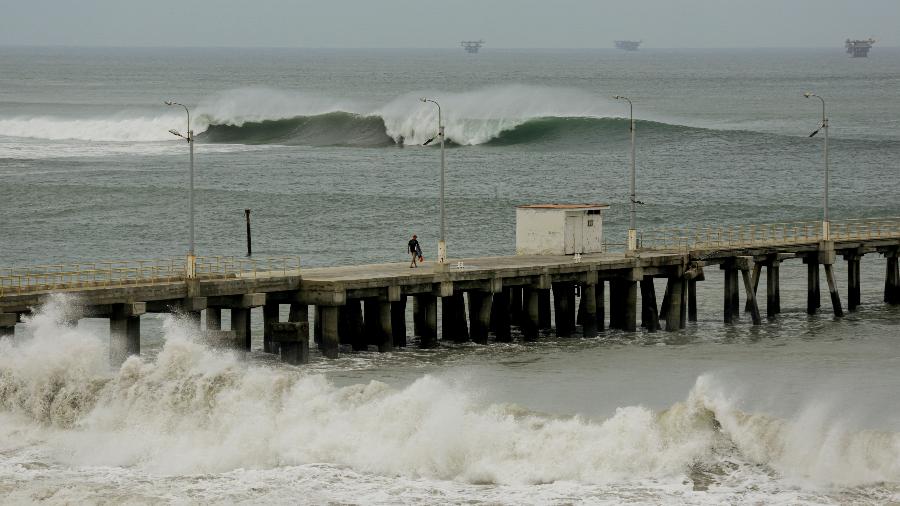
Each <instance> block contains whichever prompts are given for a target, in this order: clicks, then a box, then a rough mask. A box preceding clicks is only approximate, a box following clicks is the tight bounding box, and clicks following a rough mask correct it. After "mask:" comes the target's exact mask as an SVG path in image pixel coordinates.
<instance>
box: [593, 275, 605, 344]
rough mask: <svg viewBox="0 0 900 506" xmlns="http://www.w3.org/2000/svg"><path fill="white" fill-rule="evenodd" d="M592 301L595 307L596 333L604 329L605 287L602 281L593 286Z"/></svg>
mask: <svg viewBox="0 0 900 506" xmlns="http://www.w3.org/2000/svg"><path fill="white" fill-rule="evenodd" d="M594 295H595V297H594V301H595V305H596V306H597V331H598V332H600V331H603V330H605V329H606V300H605V299H606V285H605V283H604V281H603V280H602V279H600V280H597V284H596V285H595V286H594Z"/></svg>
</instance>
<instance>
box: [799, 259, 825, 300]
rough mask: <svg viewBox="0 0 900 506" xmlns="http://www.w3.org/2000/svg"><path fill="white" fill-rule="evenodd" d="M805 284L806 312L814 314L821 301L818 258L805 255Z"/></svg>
mask: <svg viewBox="0 0 900 506" xmlns="http://www.w3.org/2000/svg"><path fill="white" fill-rule="evenodd" d="M803 262H805V263H806V273H807V285H806V313H807V314H816V310H818V309H819V306H821V305H822V303H821V295H820V294H819V260H818V258H816V257H806V258H804V259H803Z"/></svg>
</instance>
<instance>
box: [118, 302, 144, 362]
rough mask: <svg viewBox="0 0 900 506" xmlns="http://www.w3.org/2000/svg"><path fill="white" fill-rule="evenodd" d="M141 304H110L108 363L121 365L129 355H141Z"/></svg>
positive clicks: (142, 304)
mask: <svg viewBox="0 0 900 506" xmlns="http://www.w3.org/2000/svg"><path fill="white" fill-rule="evenodd" d="M145 312H146V305H145V304H144V303H143V302H137V303H125V304H111V306H110V315H109V362H110V364H112V365H114V366H118V365H121V364H122V362H124V361H125V359H127V358H128V357H129V356H131V355H140V354H141V315H142V314H144V313H145Z"/></svg>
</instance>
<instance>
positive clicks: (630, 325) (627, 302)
mask: <svg viewBox="0 0 900 506" xmlns="http://www.w3.org/2000/svg"><path fill="white" fill-rule="evenodd" d="M621 283H622V297H623V301H622V303H623V306H624V307H622V311H623V315H622V330H625V331H626V332H634V331H636V330H637V281H634V280H631V279H624V280H621Z"/></svg>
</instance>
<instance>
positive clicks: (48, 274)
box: [0, 256, 300, 297]
mask: <svg viewBox="0 0 900 506" xmlns="http://www.w3.org/2000/svg"><path fill="white" fill-rule="evenodd" d="M185 272H186V269H185V259H184V258H171V259H164V260H158V259H155V260H112V261H104V262H83V263H70V264H56V265H34V266H30V267H18V268H0V297H2V296H4V295H11V294H23V293H34V292H45V291H53V292H59V291H70V290H79V289H83V288H94V287H108V286H128V285H139V284H152V283H165V282H179V281H182V282H183V281H184V280H185V279H187V277H186V275H185ZM299 273H300V257H296V256H293V257H273V258H262V259H251V258H240V257H222V256H212V257H197V258H196V263H195V278H197V279H200V280H204V279H227V278H239V277H241V278H263V277H271V276H288V275H299Z"/></svg>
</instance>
